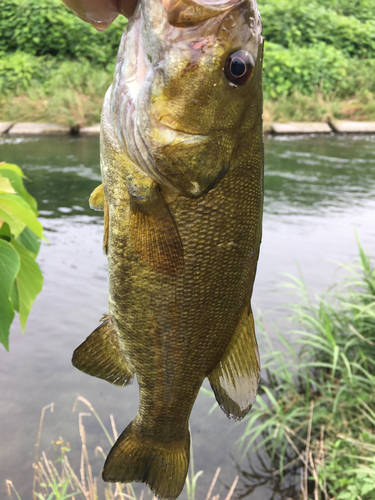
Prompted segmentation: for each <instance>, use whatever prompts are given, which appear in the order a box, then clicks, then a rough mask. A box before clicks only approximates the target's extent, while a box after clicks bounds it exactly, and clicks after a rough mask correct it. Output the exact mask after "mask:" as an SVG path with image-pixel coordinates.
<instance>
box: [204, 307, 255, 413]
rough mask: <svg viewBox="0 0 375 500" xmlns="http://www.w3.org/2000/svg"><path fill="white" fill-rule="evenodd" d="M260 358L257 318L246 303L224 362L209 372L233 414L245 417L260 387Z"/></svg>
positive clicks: (225, 406) (222, 404)
mask: <svg viewBox="0 0 375 500" xmlns="http://www.w3.org/2000/svg"><path fill="white" fill-rule="evenodd" d="M259 373H260V362H259V352H258V345H257V341H256V338H255V331H254V320H253V316H252V314H251V312H250V314H248V308H247V307H246V309H245V311H244V313H243V315H242V318H241V320H240V322H239V324H238V326H237V329H236V332H235V334H234V336H233V338H232V340H231V342H230V344H229V346H228V348H227V350H226V351H225V353H224V355H223V357H222V358H221V360H220V362H219V363H218V365H217V366H216V368H215V369H214V371H213V372H212V373H211V374H210V375H209V377H208V379H209V381H210V384H211V387H212V390H213V391H214V393H215V396H216V400H217V402H218V403H219V405H220V407H221V408H222V410H223V411H224V413H226V415H227V416H228V417H229V418H234V419H235V420H240V419H242V418H243V417H244V416H245V415H246V414H247V413H248V412H249V410H250V408H251V407H252V405H253V403H254V401H255V396H256V394H257V391H258V384H259Z"/></svg>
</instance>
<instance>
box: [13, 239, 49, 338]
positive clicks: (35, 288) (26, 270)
mask: <svg viewBox="0 0 375 500" xmlns="http://www.w3.org/2000/svg"><path fill="white" fill-rule="evenodd" d="M11 245H12V246H13V248H14V249H15V250H16V251H17V253H18V255H19V257H20V260H21V266H20V270H19V272H18V274H17V276H16V283H17V290H18V300H19V304H18V306H19V307H18V312H19V314H20V322H21V327H22V331H23V332H25V325H26V320H27V317H28V315H29V312H30V310H31V307H32V305H33V302H34V300H35V298H36V296H37V295H38V293H39V292H40V291H41V289H42V286H43V276H42V273H41V270H40V268H39V266H38V264H37V263H36V262H35V256H34V254H33V253H32V252H30V251H29V250H27V249H26V248H25V247H24V246H23V245H21V244H20V243H18V242H17V241H12V243H11Z"/></svg>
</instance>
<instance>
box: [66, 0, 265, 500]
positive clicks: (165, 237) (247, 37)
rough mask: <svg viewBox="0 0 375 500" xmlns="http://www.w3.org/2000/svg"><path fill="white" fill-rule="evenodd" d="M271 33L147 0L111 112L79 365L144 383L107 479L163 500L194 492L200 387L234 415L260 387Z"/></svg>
mask: <svg viewBox="0 0 375 500" xmlns="http://www.w3.org/2000/svg"><path fill="white" fill-rule="evenodd" d="M263 40H264V39H263V36H262V23H261V18H260V15H259V12H258V8H257V4H256V1H255V0H217V1H215V0H199V1H198V0H161V1H160V0H140V1H139V3H138V5H137V8H136V10H135V12H134V15H133V16H132V17H131V18H130V19H129V23H128V25H127V28H126V30H125V32H124V34H123V37H122V39H121V43H120V47H119V51H118V56H117V61H116V66H115V74H114V80H113V83H112V85H111V87H110V88H109V89H108V91H107V93H106V96H105V99H104V103H103V109H102V118H101V135H100V164H101V174H102V184H101V185H99V186H98V187H97V188H96V189H95V191H94V192H93V193H92V195H91V197H90V205H91V207H92V208H94V209H96V210H103V211H104V236H103V249H104V252H105V254H106V255H107V258H108V273H109V296H108V297H109V298H108V304H109V312H108V314H106V315H105V316H104V317H103V318H102V319H101V323H100V324H99V326H98V327H97V328H96V329H95V330H94V331H93V332H92V333H91V335H90V336H89V337H88V338H87V339H86V340H85V342H83V343H82V344H81V345H80V346H79V347H78V348H77V349H76V350H75V351H74V354H73V358H72V362H73V365H74V366H75V367H76V368H78V369H79V370H81V371H83V372H85V373H86V374H89V375H91V376H94V377H99V378H101V379H104V380H107V381H108V382H110V383H112V384H115V385H117V386H120V387H124V386H126V385H128V384H129V383H131V381H132V380H133V379H134V377H136V378H137V381H138V385H139V395H140V401H139V409H138V413H137V415H136V416H135V418H134V419H133V420H132V422H131V423H130V424H129V425H128V426H127V427H126V429H125V430H124V431H123V432H122V434H121V435H120V436H119V438H118V439H117V441H116V443H115V444H114V446H113V447H112V449H111V450H110V452H109V454H108V456H107V458H106V461H105V464H104V468H103V472H102V477H103V479H104V481H107V482H121V483H130V482H143V483H146V484H147V485H148V486H149V487H150V489H151V490H152V491H153V492H154V494H155V495H156V496H157V497H158V498H160V499H171V500H174V499H176V498H177V497H178V496H179V494H180V493H181V491H182V489H183V486H184V483H185V479H186V475H187V472H188V466H189V453H190V449H189V448H190V433H189V427H188V425H189V417H190V413H191V411H192V408H193V405H194V402H195V400H196V397H197V395H198V392H199V390H200V387H201V385H202V383H203V381H204V379H205V378H208V380H209V383H210V385H211V388H212V390H213V392H214V394H215V397H216V400H217V402H218V404H219V405H220V407H221V408H222V410H223V411H224V412H225V413H226V415H227V416H228V417H230V418H233V419H235V420H240V419H242V418H244V416H245V415H246V414H247V413H248V412H249V410H250V408H251V406H252V405H253V403H254V400H255V397H256V393H257V388H258V383H259V372H260V360H259V352H258V346H257V341H256V336H255V329H254V320H253V314H252V309H251V296H252V291H253V284H254V279H255V274H256V268H257V262H258V257H259V249H260V243H261V234H262V211H263V163H264V153H263V125H262V109H263V99H262V63H263Z"/></svg>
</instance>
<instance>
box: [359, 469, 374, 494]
mask: <svg viewBox="0 0 375 500" xmlns="http://www.w3.org/2000/svg"><path fill="white" fill-rule="evenodd" d="M374 472H375V471H374ZM373 490H375V481H374V480H372V481H371V482H368V483H367V482H366V483H365V484H364V485H363V486H362V490H361V495H362V496H363V495H366V493H369V492H370V491H373Z"/></svg>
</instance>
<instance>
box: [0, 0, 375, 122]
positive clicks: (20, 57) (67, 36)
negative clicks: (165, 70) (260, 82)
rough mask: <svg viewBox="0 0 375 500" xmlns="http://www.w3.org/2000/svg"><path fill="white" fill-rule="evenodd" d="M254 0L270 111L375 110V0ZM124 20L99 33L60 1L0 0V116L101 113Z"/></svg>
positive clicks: (86, 117)
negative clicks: (261, 33)
mask: <svg viewBox="0 0 375 500" xmlns="http://www.w3.org/2000/svg"><path fill="white" fill-rule="evenodd" d="M258 4H259V9H260V12H261V14H262V19H263V26H264V35H265V38H266V46H265V61H264V91H265V98H266V106H265V108H266V113H265V115H266V118H267V113H268V114H271V115H272V116H271V117H270V118H272V119H275V118H276V119H277V118H280V117H281V118H283V117H284V118H294V119H304V118H309V119H324V117H328V116H330V115H332V116H336V117H345V116H347V117H349V118H354V119H366V118H368V119H375V104H374V95H375V0H357V1H356V2H353V1H349V0H312V1H311V2H306V1H305V0H263V1H262V0H259V2H258ZM126 22H127V21H126V19H124V18H118V19H117V20H116V21H115V22H114V23H113V24H112V25H111V26H110V27H109V28H108V29H107V30H106V31H105V32H104V33H98V32H96V31H95V29H94V28H92V27H91V26H89V25H88V24H85V23H83V22H82V21H80V20H79V19H78V18H76V17H75V15H74V14H73V13H72V12H71V11H69V10H68V9H67V8H66V7H65V6H64V4H63V3H62V2H61V0H3V2H2V7H1V10H0V32H1V34H2V36H1V38H0V94H1V95H2V96H3V97H2V98H1V101H0V104H1V110H0V119H20V117H21V118H23V119H30V118H33V117H34V118H35V117H36V118H38V117H39V118H41V119H42V118H43V119H53V118H54V119H55V121H60V122H64V123H69V124H74V123H85V122H90V121H97V120H98V119H99V114H100V101H101V99H102V97H103V95H104V91H105V89H106V87H107V86H108V85H109V84H110V82H111V80H112V74H113V70H114V63H115V59H116V53H117V48H118V45H119V41H120V37H121V34H122V32H123V30H124V28H125V26H126ZM14 97H16V98H17V99H16V101H15V102H14V101H13V103H12V105H10V98H14ZM33 115H34V116H33Z"/></svg>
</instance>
